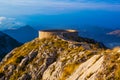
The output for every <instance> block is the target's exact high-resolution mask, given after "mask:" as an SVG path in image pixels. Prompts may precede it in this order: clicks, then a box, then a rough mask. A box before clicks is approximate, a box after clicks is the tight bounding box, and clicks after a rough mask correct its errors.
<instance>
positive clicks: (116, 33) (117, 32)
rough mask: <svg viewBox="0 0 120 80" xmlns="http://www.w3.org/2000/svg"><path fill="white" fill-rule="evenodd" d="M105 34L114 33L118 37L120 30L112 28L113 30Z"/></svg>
mask: <svg viewBox="0 0 120 80" xmlns="http://www.w3.org/2000/svg"><path fill="white" fill-rule="evenodd" d="M107 34H108V35H115V36H118V37H120V30H114V31H112V32H109V33H107Z"/></svg>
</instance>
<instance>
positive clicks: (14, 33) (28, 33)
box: [3, 25, 38, 43]
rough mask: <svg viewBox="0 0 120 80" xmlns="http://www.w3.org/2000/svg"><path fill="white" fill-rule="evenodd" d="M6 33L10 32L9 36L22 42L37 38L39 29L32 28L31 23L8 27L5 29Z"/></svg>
mask: <svg viewBox="0 0 120 80" xmlns="http://www.w3.org/2000/svg"><path fill="white" fill-rule="evenodd" d="M3 32H4V33H5V34H8V35H9V36H11V37H13V38H14V39H16V40H17V41H19V42H21V43H25V42H28V41H31V40H33V39H34V38H36V37H37V36H38V35H37V34H38V32H37V30H35V29H34V28H32V27H31V26H29V25H26V26H23V27H20V28H18V29H8V30H4V31H3Z"/></svg>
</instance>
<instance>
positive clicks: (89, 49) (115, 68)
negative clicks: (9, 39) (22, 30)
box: [0, 37, 120, 80]
mask: <svg viewBox="0 0 120 80" xmlns="http://www.w3.org/2000/svg"><path fill="white" fill-rule="evenodd" d="M118 50H119V48H118V49H113V50H106V49H105V47H104V46H103V45H102V44H100V43H98V42H96V41H94V40H91V39H85V38H79V39H78V40H77V41H66V40H62V39H60V38H56V37H53V38H50V39H41V40H39V39H35V40H33V41H31V42H28V43H25V44H24V45H22V46H21V47H18V48H16V49H14V50H13V51H11V52H10V53H9V54H8V55H7V56H6V57H5V58H4V59H3V60H2V62H1V63H0V80H85V79H88V80H91V79H93V80H95V79H97V80H103V79H107V80H111V79H116V80H119V79H120V57H119V56H120V51H118ZM78 73H79V74H78Z"/></svg>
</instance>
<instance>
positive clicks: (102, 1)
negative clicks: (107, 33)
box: [0, 0, 120, 29]
mask: <svg viewBox="0 0 120 80" xmlns="http://www.w3.org/2000/svg"><path fill="white" fill-rule="evenodd" d="M64 14H65V15H64ZM75 15H76V16H75ZM18 16H19V18H18ZM119 16H120V0H0V29H1V28H11V25H13V26H16V25H23V24H24V23H25V24H26V23H27V24H29V23H35V24H38V23H39V24H48V25H50V24H51V25H58V24H65V23H66V24H67V23H75V24H77V23H84V24H89V23H90V24H92V25H100V24H103V26H106V25H108V24H109V25H120V17H119ZM101 18H102V19H103V20H102V19H101ZM87 20H89V21H87ZM63 21H64V22H63ZM97 23H98V24H97ZM5 25H7V26H5ZM109 25H108V26H109Z"/></svg>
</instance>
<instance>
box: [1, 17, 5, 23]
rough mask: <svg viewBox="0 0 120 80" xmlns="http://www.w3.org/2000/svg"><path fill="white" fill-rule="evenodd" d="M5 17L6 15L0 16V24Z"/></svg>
mask: <svg viewBox="0 0 120 80" xmlns="http://www.w3.org/2000/svg"><path fill="white" fill-rule="evenodd" d="M5 19H6V17H3V16H1V17H0V24H2V21H3V20H5Z"/></svg>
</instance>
